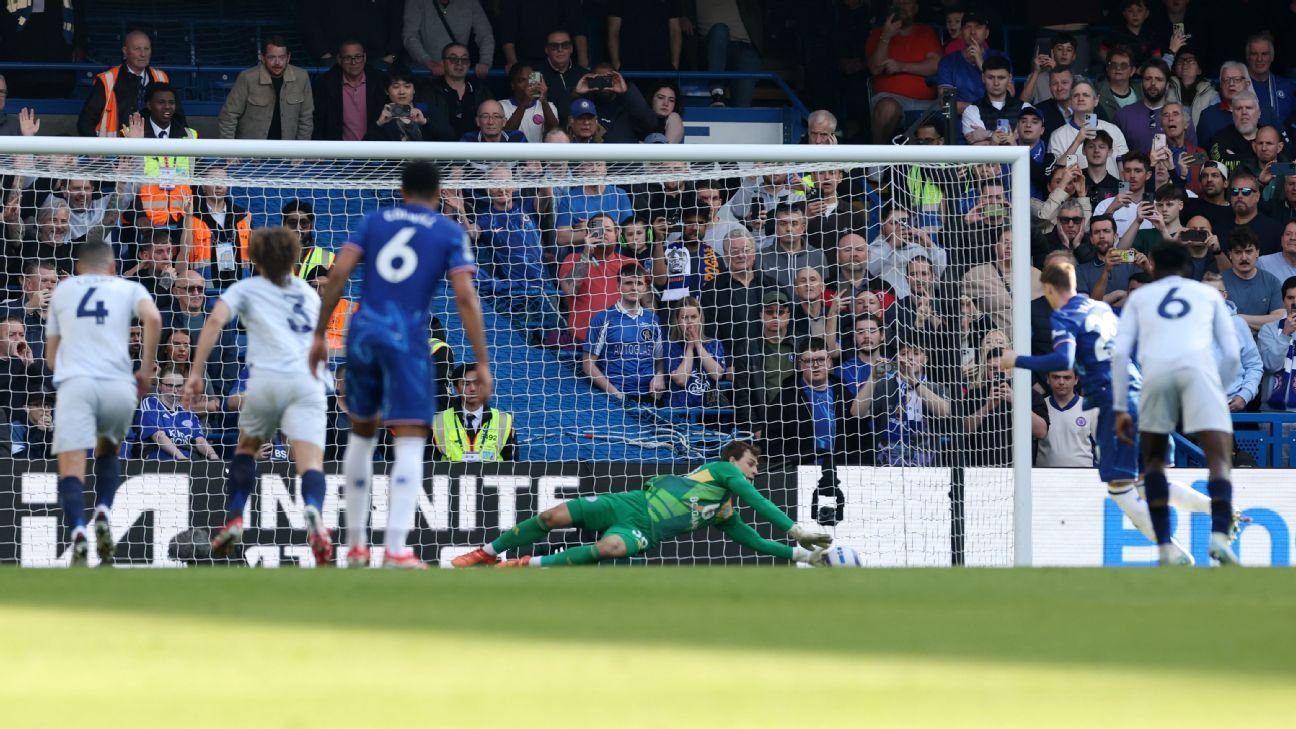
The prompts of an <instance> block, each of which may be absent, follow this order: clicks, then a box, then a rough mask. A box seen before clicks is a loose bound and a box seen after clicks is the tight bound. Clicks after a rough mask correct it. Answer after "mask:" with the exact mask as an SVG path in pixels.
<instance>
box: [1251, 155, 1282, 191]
mask: <svg viewBox="0 0 1296 729" xmlns="http://www.w3.org/2000/svg"><path fill="white" fill-rule="evenodd" d="M1277 161H1278V160H1276V159H1273V160H1269V161H1268V162H1265V163H1264V166H1263V167H1261V168H1260V174H1259V175H1257V176H1256V181H1257V182H1259V183H1260V186H1261V187H1264V186H1265V185H1268V184H1269V183H1270V182H1273V178H1274V173H1273V165H1274V163H1275V162H1277Z"/></svg>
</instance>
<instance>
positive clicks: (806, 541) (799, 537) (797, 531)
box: [787, 524, 832, 549]
mask: <svg viewBox="0 0 1296 729" xmlns="http://www.w3.org/2000/svg"><path fill="white" fill-rule="evenodd" d="M787 534H788V536H789V537H792V538H793V539H794V540H796V543H797V544H800V545H801V546H802V547H805V548H806V549H813V548H815V547H827V546H828V545H829V544H832V536H831V535H829V534H827V533H826V532H812V531H809V530H807V529H802V528H801V525H800V524H794V525H793V526H792V528H791V529H789V530H788V533H787Z"/></svg>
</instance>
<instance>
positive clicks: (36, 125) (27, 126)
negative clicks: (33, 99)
mask: <svg viewBox="0 0 1296 729" xmlns="http://www.w3.org/2000/svg"><path fill="white" fill-rule="evenodd" d="M40 127H41V123H40V119H37V118H36V111H35V110H34V109H27V108H23V109H22V110H21V111H19V112H18V129H19V131H20V132H22V135H23V136H24V137H34V136H36V133H37V132H39V131H40Z"/></svg>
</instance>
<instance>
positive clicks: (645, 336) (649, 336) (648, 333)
mask: <svg viewBox="0 0 1296 729" xmlns="http://www.w3.org/2000/svg"><path fill="white" fill-rule="evenodd" d="M639 338H640V339H642V340H644V341H645V342H651V341H652V340H653V339H655V337H654V336H653V330H652V328H651V327H644V328H643V329H640V330H639Z"/></svg>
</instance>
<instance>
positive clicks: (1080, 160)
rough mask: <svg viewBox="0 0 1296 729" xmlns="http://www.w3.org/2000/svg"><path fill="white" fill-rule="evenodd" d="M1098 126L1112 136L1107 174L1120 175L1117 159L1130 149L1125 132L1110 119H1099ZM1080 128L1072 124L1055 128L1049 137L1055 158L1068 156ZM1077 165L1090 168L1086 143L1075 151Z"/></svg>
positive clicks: (1050, 151) (1049, 148) (1050, 152)
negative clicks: (1068, 150) (1086, 157)
mask: <svg viewBox="0 0 1296 729" xmlns="http://www.w3.org/2000/svg"><path fill="white" fill-rule="evenodd" d="M1098 128H1099V129H1101V130H1103V131H1105V132H1107V133H1108V134H1110V135H1111V138H1112V150H1111V156H1109V157H1108V158H1107V174H1109V175H1111V176H1112V177H1120V170H1119V169H1117V168H1116V160H1118V159H1120V158H1121V157H1122V156H1123V155H1124V154H1125V153H1126V152H1128V151H1129V144H1128V143H1127V142H1126V141H1125V133H1124V132H1122V131H1121V130H1120V127H1117V126H1116V125H1115V124H1112V123H1111V122H1108V121H1103V120H1102V119H1099V120H1098ZM1079 134H1080V130H1079V129H1078V128H1077V127H1075V126H1074V125H1072V124H1063V125H1062V126H1060V127H1058V128H1057V129H1055V130H1053V135H1052V136H1050V137H1049V142H1048V151H1049V154H1052V155H1053V156H1054V158H1055V159H1062V158H1063V157H1065V156H1066V151H1067V147H1070V146H1071V143H1072V142H1074V141H1075V138H1076V137H1077V136H1079ZM1075 156H1076V165H1077V166H1078V167H1079V168H1080V169H1082V170H1084V169H1088V168H1089V160H1087V159H1085V156H1084V144H1083V143H1082V144H1081V145H1080V146H1078V147H1076V151H1075Z"/></svg>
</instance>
